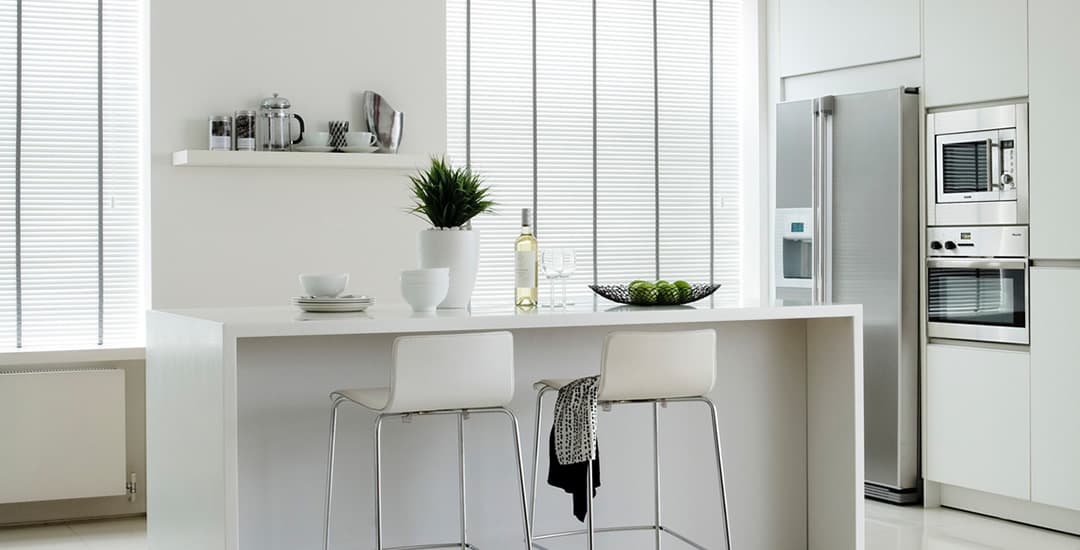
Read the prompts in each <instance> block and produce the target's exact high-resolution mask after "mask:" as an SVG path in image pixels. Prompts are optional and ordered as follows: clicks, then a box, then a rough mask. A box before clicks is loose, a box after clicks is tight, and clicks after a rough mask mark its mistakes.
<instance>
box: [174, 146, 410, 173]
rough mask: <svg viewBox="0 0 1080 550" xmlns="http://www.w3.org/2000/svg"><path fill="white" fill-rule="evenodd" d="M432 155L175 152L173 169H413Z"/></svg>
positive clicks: (194, 150)
mask: <svg viewBox="0 0 1080 550" xmlns="http://www.w3.org/2000/svg"><path fill="white" fill-rule="evenodd" d="M429 161H430V156H429V155H401V154H395V155H390V154H383V153H301V152H299V151H280V152H278V151H273V152H272V151H203V150H198V149H185V150H183V151H176V152H175V153H173V159H172V163H173V166H216V167H226V168H351V169H358V170H414V169H416V168H421V167H423V166H426V165H427V164H428V162H429Z"/></svg>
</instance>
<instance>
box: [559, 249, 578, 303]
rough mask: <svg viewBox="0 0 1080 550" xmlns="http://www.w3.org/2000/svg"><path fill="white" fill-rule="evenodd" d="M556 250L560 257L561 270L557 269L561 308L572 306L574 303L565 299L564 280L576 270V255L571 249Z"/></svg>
mask: <svg viewBox="0 0 1080 550" xmlns="http://www.w3.org/2000/svg"><path fill="white" fill-rule="evenodd" d="M558 250H559V255H560V256H561V257H562V264H561V266H560V267H561V269H559V279H561V280H562V306H563V307H566V306H572V305H574V302H573V301H571V300H567V299H566V280H567V279H569V278H570V276H571V275H573V274H574V271H575V270H576V269H577V254H575V253H574V249H573V248H560V249H558Z"/></svg>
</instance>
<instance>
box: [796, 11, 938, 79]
mask: <svg viewBox="0 0 1080 550" xmlns="http://www.w3.org/2000/svg"><path fill="white" fill-rule="evenodd" d="M779 6H780V10H779V24H780V36H781V37H783V39H782V40H780V76H792V75H799V74H807V73H813V72H818V71H825V70H829V69H839V68H842V67H854V66H857V65H868V64H871V63H881V62H883V61H893V60H897V59H905V58H912V57H918V56H919V47H920V44H919V0H831V1H830V2H828V3H823V2H821V1H820V0H780V1H779Z"/></svg>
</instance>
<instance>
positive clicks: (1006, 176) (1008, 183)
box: [1001, 172, 1016, 189]
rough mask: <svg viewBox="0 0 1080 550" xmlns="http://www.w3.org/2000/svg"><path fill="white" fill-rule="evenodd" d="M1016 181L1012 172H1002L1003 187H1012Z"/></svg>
mask: <svg viewBox="0 0 1080 550" xmlns="http://www.w3.org/2000/svg"><path fill="white" fill-rule="evenodd" d="M1015 183H1016V181H1015V179H1014V178H1013V175H1012V174H1010V173H1008V172H1002V174H1001V185H1002V187H1003V188H1006V189H1008V188H1010V187H1012V186H1013V185H1014V184H1015Z"/></svg>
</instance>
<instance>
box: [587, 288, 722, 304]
mask: <svg viewBox="0 0 1080 550" xmlns="http://www.w3.org/2000/svg"><path fill="white" fill-rule="evenodd" d="M630 286H631V285H589V289H591V290H592V291H593V292H595V293H597V294H598V295H600V296H601V297H602V298H606V299H608V300H611V301H612V302H618V303H620V304H630V305H635V306H681V305H685V304H690V303H693V302H696V301H698V300H700V299H702V298H707V297H708V296H709V295H711V294H712V293H714V292H716V289H718V288H720V285H719V284H711V283H691V284H690V285H689V288H678V287H676V289H677V291H678V292H677V293H676V292H670V291H669V292H661V291H658V290H657V289H656V286H655V285H649V286H648V287H646V288H644V289H641V288H638V289H631V288H630ZM650 288H651V290H650Z"/></svg>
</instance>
